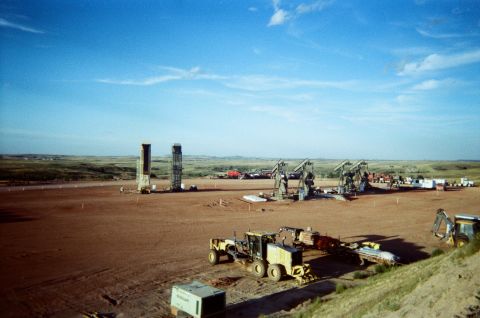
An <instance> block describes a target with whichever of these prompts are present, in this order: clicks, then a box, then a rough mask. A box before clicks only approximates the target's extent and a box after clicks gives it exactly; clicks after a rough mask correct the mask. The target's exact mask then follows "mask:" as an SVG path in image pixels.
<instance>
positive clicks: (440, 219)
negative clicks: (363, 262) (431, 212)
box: [432, 209, 454, 240]
mask: <svg viewBox="0 0 480 318" xmlns="http://www.w3.org/2000/svg"><path fill="white" fill-rule="evenodd" d="M442 223H445V232H444V233H442V232H443V227H442ZM453 229H454V224H453V222H452V220H450V218H449V217H448V214H447V212H445V210H443V209H438V210H437V215H436V217H435V221H434V222H433V226H432V233H433V235H435V236H437V237H439V238H441V239H442V240H448V239H449V237H450V236H451V234H452V232H453Z"/></svg>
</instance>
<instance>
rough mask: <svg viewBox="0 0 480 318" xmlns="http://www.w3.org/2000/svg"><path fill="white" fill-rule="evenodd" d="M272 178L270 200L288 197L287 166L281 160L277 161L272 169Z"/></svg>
mask: <svg viewBox="0 0 480 318" xmlns="http://www.w3.org/2000/svg"><path fill="white" fill-rule="evenodd" d="M272 177H273V178H274V179H275V184H274V186H273V197H272V199H274V200H284V199H286V198H287V196H288V177H287V164H286V163H285V162H284V161H283V160H279V161H278V162H277V164H276V165H275V166H274V167H273V168H272Z"/></svg>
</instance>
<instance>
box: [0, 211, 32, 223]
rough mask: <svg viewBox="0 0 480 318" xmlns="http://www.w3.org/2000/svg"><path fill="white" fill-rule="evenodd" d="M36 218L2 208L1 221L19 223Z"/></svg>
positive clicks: (0, 212)
mask: <svg viewBox="0 0 480 318" xmlns="http://www.w3.org/2000/svg"><path fill="white" fill-rule="evenodd" d="M33 220H35V218H32V217H28V216H23V215H19V214H17V213H14V212H9V211H5V210H0V223H17V222H27V221H33Z"/></svg>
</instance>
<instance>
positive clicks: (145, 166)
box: [137, 144, 152, 193]
mask: <svg viewBox="0 0 480 318" xmlns="http://www.w3.org/2000/svg"><path fill="white" fill-rule="evenodd" d="M151 163H152V159H151V144H142V146H141V148H140V159H138V160H137V191H138V192H140V193H150V191H151V188H150V174H151Z"/></svg>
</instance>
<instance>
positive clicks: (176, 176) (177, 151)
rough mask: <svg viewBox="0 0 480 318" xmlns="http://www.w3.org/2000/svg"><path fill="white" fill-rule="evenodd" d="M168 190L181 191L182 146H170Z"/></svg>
mask: <svg viewBox="0 0 480 318" xmlns="http://www.w3.org/2000/svg"><path fill="white" fill-rule="evenodd" d="M170 189H171V191H173V192H179V191H182V190H183V189H182V145H181V144H173V146H172V170H171V173H170Z"/></svg>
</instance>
